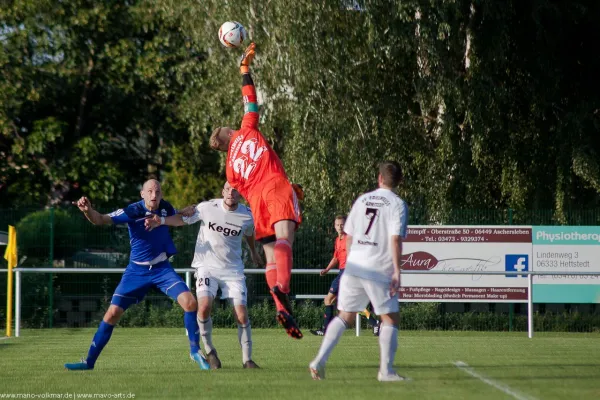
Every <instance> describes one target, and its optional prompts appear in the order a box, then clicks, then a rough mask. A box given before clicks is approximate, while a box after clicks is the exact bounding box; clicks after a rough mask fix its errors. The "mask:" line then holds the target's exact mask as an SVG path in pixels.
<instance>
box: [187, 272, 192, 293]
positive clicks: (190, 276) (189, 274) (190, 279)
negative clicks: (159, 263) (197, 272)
mask: <svg viewBox="0 0 600 400" xmlns="http://www.w3.org/2000/svg"><path fill="white" fill-rule="evenodd" d="M185 284H186V285H187V287H188V289H190V290H192V286H191V285H192V273H191V272H190V271H186V272H185Z"/></svg>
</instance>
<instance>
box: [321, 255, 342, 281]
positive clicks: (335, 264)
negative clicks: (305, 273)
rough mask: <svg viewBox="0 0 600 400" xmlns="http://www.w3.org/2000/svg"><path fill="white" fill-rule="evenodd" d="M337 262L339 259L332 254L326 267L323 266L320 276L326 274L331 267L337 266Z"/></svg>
mask: <svg viewBox="0 0 600 400" xmlns="http://www.w3.org/2000/svg"><path fill="white" fill-rule="evenodd" d="M339 263H340V262H339V260H338V259H337V257H336V256H335V254H334V255H333V258H332V259H331V261H329V265H327V267H325V269H323V270H321V276H323V275H325V274H327V273H328V272H329V271H331V270H332V269H333V268H335V267H337V266H338V264H339Z"/></svg>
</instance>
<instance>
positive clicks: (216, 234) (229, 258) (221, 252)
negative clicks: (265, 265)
mask: <svg viewBox="0 0 600 400" xmlns="http://www.w3.org/2000/svg"><path fill="white" fill-rule="evenodd" d="M183 221H184V222H185V223H186V224H193V223H195V222H198V221H201V226H200V231H199V232H198V239H197V240H196V250H195V252H194V259H193V261H192V268H196V269H198V268H205V269H209V270H214V272H215V273H217V274H218V275H219V276H220V277H227V276H239V275H243V274H244V263H243V262H242V235H243V236H252V234H253V233H254V220H253V219H252V214H251V213H250V209H249V208H248V207H246V206H245V205H243V204H238V206H237V208H236V209H235V210H233V211H228V210H226V209H225V208H224V207H223V199H215V200H210V201H205V202H202V203H200V204H198V205H197V206H196V212H195V213H194V215H192V216H191V217H184V218H183Z"/></svg>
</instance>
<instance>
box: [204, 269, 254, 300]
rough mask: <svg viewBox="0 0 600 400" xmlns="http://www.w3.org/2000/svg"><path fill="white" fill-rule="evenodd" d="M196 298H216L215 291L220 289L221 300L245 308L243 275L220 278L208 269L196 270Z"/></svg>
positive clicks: (244, 279) (245, 290) (244, 281)
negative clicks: (229, 301)
mask: <svg viewBox="0 0 600 400" xmlns="http://www.w3.org/2000/svg"><path fill="white" fill-rule="evenodd" d="M194 276H195V277H196V297H197V298H200V297H207V296H211V297H212V298H215V297H217V291H218V290H219V288H221V298H222V299H231V300H232V301H233V305H235V306H240V305H241V306H245V305H246V303H247V294H246V293H247V292H248V290H247V289H246V277H245V276H244V275H240V276H236V277H231V276H226V277H220V276H219V274H218V273H215V272H214V271H211V270H208V269H201V268H199V269H197V270H196V273H195V274H194Z"/></svg>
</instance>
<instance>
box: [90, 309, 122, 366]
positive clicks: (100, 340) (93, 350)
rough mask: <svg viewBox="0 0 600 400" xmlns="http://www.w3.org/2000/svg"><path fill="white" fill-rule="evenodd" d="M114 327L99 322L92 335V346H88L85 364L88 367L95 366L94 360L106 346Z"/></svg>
mask: <svg viewBox="0 0 600 400" xmlns="http://www.w3.org/2000/svg"><path fill="white" fill-rule="evenodd" d="M114 327H115V326H114V325H111V324H107V323H106V322H104V321H102V322H100V326H99V327H98V330H97V331H96V334H95V335H94V339H92V345H91V346H90V350H89V351H88V355H87V359H86V361H87V364H88V365H89V366H90V367H92V368H93V367H94V364H96V360H97V359H98V356H100V352H101V351H102V349H103V348H104V346H106V343H108V341H109V340H110V336H111V335H112V331H113V329H114Z"/></svg>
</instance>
